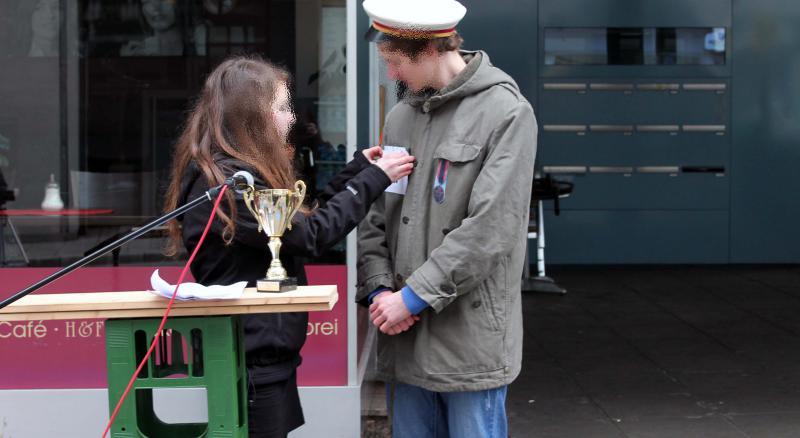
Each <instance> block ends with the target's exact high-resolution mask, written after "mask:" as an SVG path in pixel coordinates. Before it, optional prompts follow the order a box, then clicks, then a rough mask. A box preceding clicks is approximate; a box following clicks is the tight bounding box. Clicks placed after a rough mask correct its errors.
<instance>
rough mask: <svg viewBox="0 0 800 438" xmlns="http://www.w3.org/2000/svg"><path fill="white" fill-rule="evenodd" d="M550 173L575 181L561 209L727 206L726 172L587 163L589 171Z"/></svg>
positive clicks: (654, 208) (665, 208)
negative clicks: (670, 171)
mask: <svg viewBox="0 0 800 438" xmlns="http://www.w3.org/2000/svg"><path fill="white" fill-rule="evenodd" d="M553 177H554V178H557V179H560V180H565V181H572V182H574V183H575V191H574V192H573V193H572V195H571V196H570V197H569V198H566V199H563V200H561V202H560V207H561V210H617V209H619V210H678V209H684V210H727V208H728V186H729V184H728V183H729V182H728V177H727V176H726V175H717V174H714V173H680V172H678V173H668V172H664V173H661V172H652V171H647V172H641V171H638V170H637V167H634V166H590V167H589V171H588V172H587V173H585V174H582V175H574V174H573V175H567V174H558V173H554V174H553ZM632 218H634V219H638V218H639V217H638V216H633V217H632ZM546 225H547V224H546ZM549 237H550V229H549V227H548V239H549ZM638 243H641V242H638ZM549 245H550V243H548V246H549Z"/></svg>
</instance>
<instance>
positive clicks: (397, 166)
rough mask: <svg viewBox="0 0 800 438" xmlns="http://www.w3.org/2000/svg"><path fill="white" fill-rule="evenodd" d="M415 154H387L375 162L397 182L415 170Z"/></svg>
mask: <svg viewBox="0 0 800 438" xmlns="http://www.w3.org/2000/svg"><path fill="white" fill-rule="evenodd" d="M414 160H416V158H414V156H413V155H405V154H386V155H383V156H382V157H381V158H380V159H378V161H377V162H375V164H376V165H377V166H378V167H380V168H381V170H383V171H384V172H385V173H386V176H388V177H389V179H390V180H392V182H397V180H399V179H400V178H403V177H405V176H408V175H410V174H411V171H412V170H414Z"/></svg>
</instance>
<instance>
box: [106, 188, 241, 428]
mask: <svg viewBox="0 0 800 438" xmlns="http://www.w3.org/2000/svg"><path fill="white" fill-rule="evenodd" d="M227 189H228V186H225V185H223V186H222V190H220V192H219V196H218V197H217V200H216V201H215V202H214V209H213V210H211V216H209V217H208V223H207V224H206V229H205V230H203V235H202V236H200V240H199V241H198V242H197V246H195V247H194V251H192V255H191V256H190V257H189V260H188V261H187V262H186V266H184V267H183V271H181V276H180V277H179V278H178V284H177V285H176V286H175V291H173V292H172V298H171V299H170V300H169V304H168V305H167V311H166V312H164V317H163V318H161V325H159V326H158V330H156V335H155V336H154V337H153V342H152V343H151V344H150V348H149V349H148V350H147V354H145V355H144V359H142V362H141V363H139V367H138V368H136V371H134V373H133V376H131V381H130V382H128V387H127V388H125V392H123V393H122V397H120V399H119V401H118V402H117V407H116V408H114V413H113V414H111V418H110V419H109V420H108V424H107V425H106V430H104V431H103V438H105V437H106V434H107V433H108V431H109V430H111V425H112V424H114V419H115V418H117V413H118V412H119V408H120V407H122V402H124V401H125V397H127V396H128V392H129V391H130V390H131V387H132V386H133V382H135V381H136V376H138V375H139V371H141V370H142V367H143V366H144V364H146V363H147V359H148V358H149V357H150V353H152V352H153V349H154V348H155V346H156V343H158V339H159V337H160V336H161V330H163V329H164V323H166V322H167V316H168V315H169V311H170V310H171V309H172V303H174V302H175V297H176V296H177V295H178V288H179V287H180V286H181V283H183V277H185V276H186V272H187V271H188V270H189V266H191V264H192V260H194V256H196V255H197V251H198V250H199V249H200V246H201V245H202V244H203V240H205V238H206V234H208V230H209V229H210V228H211V222H212V221H213V220H214V216H215V215H216V214H217V207H218V206H219V202H220V201H221V200H222V195H223V194H225V190H227Z"/></svg>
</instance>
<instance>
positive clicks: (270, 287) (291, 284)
mask: <svg viewBox="0 0 800 438" xmlns="http://www.w3.org/2000/svg"><path fill="white" fill-rule="evenodd" d="M295 289H297V277H289V278H287V279H285V280H267V279H266V278H262V279H261V280H258V282H256V290H258V291H259V292H289V291H292V290H295Z"/></svg>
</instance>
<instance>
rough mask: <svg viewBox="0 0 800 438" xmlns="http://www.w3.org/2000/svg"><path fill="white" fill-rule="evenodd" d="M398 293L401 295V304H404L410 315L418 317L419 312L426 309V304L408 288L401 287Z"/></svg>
mask: <svg viewBox="0 0 800 438" xmlns="http://www.w3.org/2000/svg"><path fill="white" fill-rule="evenodd" d="M400 293H401V294H402V295H403V303H405V305H406V307H408V310H409V311H410V312H411V314H412V315H419V313H420V312H422V311H423V310H425V309H426V308H427V307H428V303H426V302H425V300H423V299H422V298H420V297H419V295H417V294H416V292H414V290H413V289H411V288H410V287H409V286H403V289H402V290H401V291H400Z"/></svg>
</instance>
